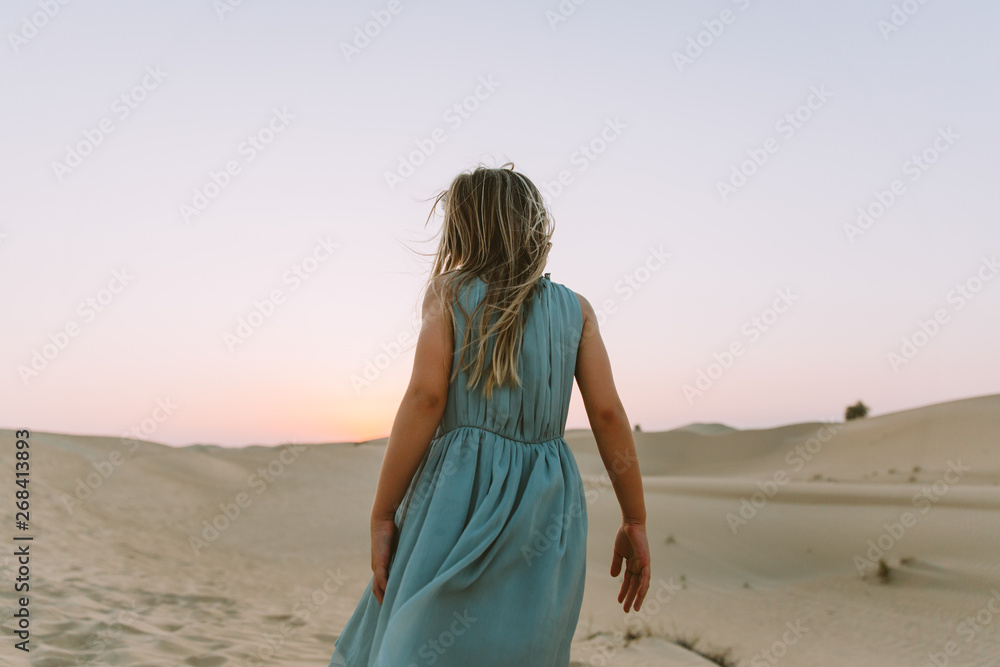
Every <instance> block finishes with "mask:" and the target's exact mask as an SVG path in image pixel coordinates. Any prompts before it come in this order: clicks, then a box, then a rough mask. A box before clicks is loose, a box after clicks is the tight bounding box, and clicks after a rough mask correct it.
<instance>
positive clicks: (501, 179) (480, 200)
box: [425, 162, 555, 398]
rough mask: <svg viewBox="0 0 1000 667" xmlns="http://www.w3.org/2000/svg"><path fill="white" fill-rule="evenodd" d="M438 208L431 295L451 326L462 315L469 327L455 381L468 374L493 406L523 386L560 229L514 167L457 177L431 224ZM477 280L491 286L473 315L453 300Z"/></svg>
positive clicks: (460, 343) (483, 169)
mask: <svg viewBox="0 0 1000 667" xmlns="http://www.w3.org/2000/svg"><path fill="white" fill-rule="evenodd" d="M439 205H440V206H442V207H443V211H444V222H443V224H442V227H441V239H440V242H439V245H438V249H437V252H436V253H435V255H434V264H433V268H432V269H431V273H430V276H429V278H428V280H427V289H430V290H433V291H435V292H436V293H437V294H438V296H439V298H440V299H441V300H440V301H439V302H438V303H439V304H441V305H442V308H443V312H444V313H445V314H446V316H447V318H448V319H449V322H453V321H454V320H453V319H451V318H454V317H456V316H457V315H456V313H455V308H457V310H458V311H459V312H460V313H461V317H463V318H464V321H465V322H466V323H468V326H466V327H465V330H464V335H463V339H462V340H461V341H455V345H456V346H457V349H458V350H460V353H459V359H458V363H456V364H454V365H453V368H452V374H451V379H455V377H457V376H458V373H459V372H460V371H461V370H465V371H466V372H467V373H468V375H469V381H468V385H467V389H470V390H471V389H472V388H474V387H475V386H476V385H477V384H479V383H482V390H483V392H484V393H485V395H486V397H487V398H489V397H491V396H492V394H493V390H494V389H495V388H497V387H500V386H503V385H509V386H520V384H521V378H520V377H519V375H518V372H517V366H518V358H519V357H520V354H521V341H522V337H523V333H524V324H525V321H526V320H527V315H528V312H529V309H530V306H531V303H532V299H533V297H534V294H535V289H536V287H537V285H538V280H539V278H540V277H541V276H542V270H543V269H544V268H545V263H546V261H547V259H548V255H549V250H550V249H551V248H552V242H551V239H552V233H553V231H554V229H555V224H554V222H553V220H552V216H551V215H550V213H549V211H548V210H547V209H546V206H545V202H544V201H543V200H542V196H541V193H540V192H539V191H538V188H536V187H535V185H534V183H532V182H531V181H530V180H528V178H527V177H525V176H524V175H523V174H521V173H519V172H517V171H514V165H513V163H510V162H508V163H506V164H504V165H503V166H502V167H500V168H488V167H484V166H479V167H477V168H476V169H474V170H471V171H466V172H463V173H461V174H459V175H458V176H456V177H455V179H454V180H453V181H452V182H451V185H450V186H449V187H448V188H447V189H446V190H444V191H442V192H440V193H439V194H438V195H437V196H436V197H435V199H434V206H433V207H432V209H431V212H430V214H429V215H428V216H427V222H428V223H430V220H431V218H432V217H433V216H434V213H435V211H436V210H437V209H438V206H439ZM425 226H426V225H425ZM476 278H481V279H482V280H483V281H484V282H485V283H486V293H485V295H484V297H483V298H482V300H480V302H479V303H478V304H477V305H476V308H475V309H474V310H473V312H472V313H468V312H466V308H465V307H464V305H463V304H462V303H461V301H459V300H457V299H455V298H454V297H455V295H456V294H458V293H459V290H461V289H462V288H463V287H464V286H466V285H468V284H469V283H471V282H472V281H473V280H475V279H476ZM447 304H452V307H445V306H446V305H447ZM476 322H478V327H477V329H478V330H477V331H473V328H474V327H473V326H472V324H473V323H476Z"/></svg>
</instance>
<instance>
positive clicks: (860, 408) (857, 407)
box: [844, 401, 868, 421]
mask: <svg viewBox="0 0 1000 667" xmlns="http://www.w3.org/2000/svg"><path fill="white" fill-rule="evenodd" d="M867 416H868V406H867V405H865V404H864V403H862V402H861V401H858V402H857V403H855V404H854V405H849V406H847V411H846V412H844V419H845V420H846V421H851V420H852V419H862V418H864V417H867Z"/></svg>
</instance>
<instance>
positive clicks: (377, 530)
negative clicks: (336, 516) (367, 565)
mask: <svg viewBox="0 0 1000 667" xmlns="http://www.w3.org/2000/svg"><path fill="white" fill-rule="evenodd" d="M397 532H398V531H397V530H396V522H395V520H393V519H372V592H373V593H375V599H376V600H378V603H379V604H382V597H383V596H384V595H385V587H386V584H388V582H389V561H391V560H392V554H393V552H394V551H395V549H396V538H397Z"/></svg>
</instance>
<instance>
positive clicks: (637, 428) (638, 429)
mask: <svg viewBox="0 0 1000 667" xmlns="http://www.w3.org/2000/svg"><path fill="white" fill-rule="evenodd" d="M635 432H636V433H642V427H641V426H639V425H638V424H636V425H635Z"/></svg>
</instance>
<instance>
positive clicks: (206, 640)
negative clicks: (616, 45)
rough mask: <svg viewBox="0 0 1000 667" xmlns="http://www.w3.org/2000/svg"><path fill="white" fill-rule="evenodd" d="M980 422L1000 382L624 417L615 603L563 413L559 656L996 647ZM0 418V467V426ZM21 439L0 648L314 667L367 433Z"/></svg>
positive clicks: (997, 650)
mask: <svg viewBox="0 0 1000 667" xmlns="http://www.w3.org/2000/svg"><path fill="white" fill-rule="evenodd" d="M998 436H1000V395H998V396H986V397H980V398H972V399H967V400H961V401H954V402H949V403H944V404H940V405H932V406H926V407H920V408H916V409H913V410H908V411H904V412H898V413H893V414H886V415H881V416H874V417H868V418H866V419H861V420H855V421H851V422H848V423H842V422H841V423H829V424H825V423H819V422H817V423H805V424H794V425H789V426H784V427H780V428H772V429H761V430H736V429H732V428H729V427H726V426H723V425H712V424H698V425H692V426H689V427H685V428H681V429H676V430H672V431H666V432H655V433H653V432H650V433H637V434H636V443H637V448H638V452H639V460H640V466H641V469H642V471H643V476H644V480H645V489H646V503H647V509H648V531H649V537H650V544H651V547H652V550H653V586H652V587H651V589H650V596H649V598H648V599H647V603H646V606H645V607H644V609H643V610H642V611H641V612H639V613H635V612H633V613H632V614H630V615H628V616H627V617H626V615H625V614H624V613H623V612H622V610H621V607H620V605H618V604H617V603H616V600H615V597H616V595H617V590H618V583H617V581H616V580H613V579H612V578H611V577H610V575H609V573H608V570H609V566H610V561H611V546H612V540H613V538H614V534H615V530H616V528H617V525H618V521H619V520H620V514H619V512H618V507H617V503H616V501H615V497H614V492H613V490H612V489H611V486H610V483H609V481H608V480H607V477H606V475H605V474H604V472H603V467H602V465H601V461H600V457H599V455H598V452H597V448H596V444H595V442H594V439H593V435H592V434H591V433H590V431H587V430H573V431H569V432H567V434H566V437H567V440H568V442H569V443H570V445H571V447H572V450H573V452H574V455H575V456H576V459H577V462H578V464H579V467H580V471H581V474H582V475H583V477H584V480H585V482H586V484H587V488H588V505H587V514H588V522H589V536H588V565H587V569H588V572H587V582H586V596H585V600H584V604H583V610H582V613H581V616H580V622H579V625H578V628H577V633H576V636H575V638H574V650H573V661H574V665H622V666H631V667H637V666H640V665H642V666H646V665H649V666H652V665H673V666H677V667H680V666H691V667H695V666H697V665H702V667H704V666H705V665H710V664H714V663H709V662H707V661H705V660H704V659H702V658H700V657H698V656H697V654H696V653H695V652H693V651H689V650H686V649H685V648H682V647H681V646H679V645H678V644H676V643H674V641H673V640H676V639H680V640H682V641H684V642H685V643H686V644H688V645H693V646H694V648H695V649H696V650H698V651H701V652H705V653H713V652H715V653H724V652H726V651H728V660H729V662H728V663H727V664H732V665H740V666H749V667H758V666H764V665H768V666H770V665H778V664H782V665H789V666H801V667H810V666H823V667H832V666H845V667H847V666H850V667H858V666H863V665H873V666H880V667H886V666H894V665H906V666H916V667H923V666H924V665H936V666H937V667H940V666H941V665H983V666H986V665H1000V446H998V445H1000V443H998V440H997V439H998ZM0 437H2V441H3V443H4V451H5V452H6V453H7V454H6V456H5V458H6V459H7V460H8V464H9V466H10V467H11V468H12V467H13V464H12V463H11V461H13V455H12V452H13V451H14V449H13V442H14V436H13V432H12V431H0ZM30 442H31V452H32V459H31V461H32V481H31V487H30V488H31V492H32V513H31V530H30V533H31V534H32V535H34V541H33V542H32V543H31V575H30V576H31V581H30V585H31V591H30V597H31V602H30V610H31V639H30V644H29V647H30V649H31V651H30V653H28V654H24V653H22V652H20V651H17V650H15V649H14V647H13V645H14V642H15V641H16V639H14V637H13V636H12V631H13V629H14V621H13V620H12V613H13V610H14V609H15V595H14V592H13V579H14V578H15V577H16V576H17V564H16V562H15V558H14V557H13V555H12V554H13V548H10V549H4V550H3V551H4V553H5V556H2V557H0V580H2V581H0V599H2V601H3V606H4V614H3V619H2V621H0V625H2V626H3V628H4V632H3V636H4V640H3V646H2V647H0V664H11V665H21V664H31V665H38V666H50V665H51V666H54V665H79V664H91V665H146V666H153V665H196V666H203V667H211V666H214V665H250V664H268V665H316V666H320V665H326V664H327V661H328V660H329V658H330V655H331V653H332V651H333V642H334V639H335V638H336V637H337V634H338V632H339V631H340V629H341V628H342V627H343V625H344V623H345V622H346V621H347V619H348V617H349V616H350V614H351V612H352V611H353V609H354V606H355V604H356V603H357V600H358V597H359V595H360V593H361V591H362V590H363V589H364V587H365V585H366V584H367V582H368V580H369V578H370V575H371V570H370V567H369V542H368V512H369V509H370V506H371V501H372V498H373V495H374V490H375V483H376V480H377V475H378V470H379V465H380V463H381V459H382V455H383V452H384V445H385V440H384V439H382V440H376V441H371V442H365V443H339V444H300V445H283V446H280V447H265V446H248V447H244V448H238V449H237V448H221V447H216V446H211V445H193V446H189V447H169V446H164V445H160V444H156V443H152V442H138V443H136V442H130V441H125V440H121V439H119V438H114V437H92V436H78V435H63V434H56V433H42V432H35V433H32V435H31V439H30ZM8 474H9V473H8ZM12 489H13V486H12V484H11V483H10V481H7V482H5V483H4V494H3V497H4V502H3V503H2V505H0V517H2V519H3V525H4V526H8V540H9V539H10V537H11V536H12V535H13V533H14V529H13V528H10V527H11V526H13V525H14V524H13V522H14V508H13V502H12V500H13V493H12ZM237 511H238V515H237ZM227 515H228V516H227ZM213 523H214V524H215V525H214V526H212V524H213ZM206 526H211V528H209V529H206ZM10 544H13V542H10ZM879 560H882V561H883V563H884V566H883V568H882V576H879V572H878V571H879V565H878V561H879ZM511 640H512V641H516V640H517V638H516V637H512V638H511Z"/></svg>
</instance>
